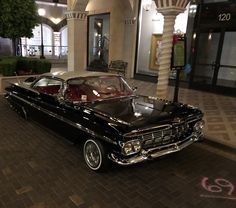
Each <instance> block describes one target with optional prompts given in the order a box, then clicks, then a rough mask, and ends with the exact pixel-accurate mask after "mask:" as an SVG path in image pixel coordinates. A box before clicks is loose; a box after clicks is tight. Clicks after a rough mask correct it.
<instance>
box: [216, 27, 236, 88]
mask: <svg viewBox="0 0 236 208" xmlns="http://www.w3.org/2000/svg"><path fill="white" fill-rule="evenodd" d="M235 54H236V32H233V31H230V32H228V31H227V32H225V34H224V42H223V47H222V53H221V58H220V65H219V71H218V75H217V82H216V85H217V86H221V87H230V88H236V56H235Z"/></svg>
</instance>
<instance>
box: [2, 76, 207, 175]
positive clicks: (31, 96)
mask: <svg viewBox="0 0 236 208" xmlns="http://www.w3.org/2000/svg"><path fill="white" fill-rule="evenodd" d="M27 81H28V82H27ZM6 91H7V92H6V94H5V97H6V99H7V100H8V101H9V103H10V106H11V107H12V108H14V109H15V110H16V111H17V112H19V113H20V114H21V115H22V116H23V117H25V118H28V117H29V118H31V119H33V120H37V121H38V122H41V123H43V124H45V125H46V126H47V127H50V128H53V129H54V130H55V131H57V132H58V133H61V134H63V135H65V136H66V137H68V138H69V139H71V140H72V141H73V142H76V141H83V142H82V144H83V157H84V160H85V162H86V164H87V166H88V167H89V168H90V169H91V170H94V171H98V170H101V169H104V168H106V167H107V164H108V162H109V161H113V162H115V163H117V164H120V165H131V164H135V163H139V162H142V161H146V160H149V159H154V158H157V157H160V156H162V155H166V154H170V153H173V152H177V151H180V150H182V149H183V148H185V147H187V146H189V145H191V144H192V143H194V142H196V141H198V140H200V139H201V137H202V134H203V133H202V132H203V127H204V121H203V113H202V111H200V110H199V109H198V108H195V107H193V106H190V105H187V104H182V103H177V102H171V101H167V100H161V99H158V98H155V97H148V96H141V95H136V93H135V92H134V90H132V88H131V87H130V86H129V85H128V84H127V82H126V81H125V80H124V79H123V78H122V77H121V76H119V75H114V74H109V73H100V72H84V73H80V74H78V73H76V72H54V73H46V74H42V75H40V76H38V77H36V78H35V79H32V78H31V79H29V80H26V81H25V82H23V83H14V84H11V86H9V87H7V88H6ZM45 139H46V138H45Z"/></svg>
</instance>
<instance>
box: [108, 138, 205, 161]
mask: <svg viewBox="0 0 236 208" xmlns="http://www.w3.org/2000/svg"><path fill="white" fill-rule="evenodd" d="M201 136H202V134H201V135H195V134H193V135H191V136H189V137H187V138H186V139H185V140H184V141H179V142H176V143H172V144H168V145H164V146H158V147H156V148H152V149H148V150H141V152H140V153H139V154H138V155H136V156H133V157H131V158H128V159H120V158H119V157H118V156H116V155H115V154H113V153H111V154H110V155H109V159H110V160H112V161H113V162H115V163H117V164H119V165H123V166H125V165H132V164H136V163H139V162H143V161H145V160H150V159H155V158H157V157H161V156H163V155H167V154H170V153H173V152H178V151H180V150H182V149H184V148H185V147H187V146H189V145H191V144H192V143H194V142H196V141H198V140H199V138H200V137H201Z"/></svg>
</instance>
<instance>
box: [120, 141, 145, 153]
mask: <svg viewBox="0 0 236 208" xmlns="http://www.w3.org/2000/svg"><path fill="white" fill-rule="evenodd" d="M122 149H123V152H124V153H125V154H126V155H131V154H135V153H137V152H139V151H140V150H141V142H140V141H138V140H132V141H128V142H126V143H124V145H123V147H122Z"/></svg>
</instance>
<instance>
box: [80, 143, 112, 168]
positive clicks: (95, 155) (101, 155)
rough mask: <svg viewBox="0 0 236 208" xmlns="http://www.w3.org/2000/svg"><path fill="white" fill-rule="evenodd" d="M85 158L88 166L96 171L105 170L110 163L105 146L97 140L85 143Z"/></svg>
mask: <svg viewBox="0 0 236 208" xmlns="http://www.w3.org/2000/svg"><path fill="white" fill-rule="evenodd" d="M83 156H84V160H85V162H86V164H87V166H88V167H89V168H90V169H92V170H94V171H99V170H102V169H104V168H105V166H106V165H107V162H108V158H107V155H106V153H105V149H104V146H103V145H102V144H101V142H100V141H98V140H96V139H88V140H87V141H86V142H85V143H84V148H83Z"/></svg>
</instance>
